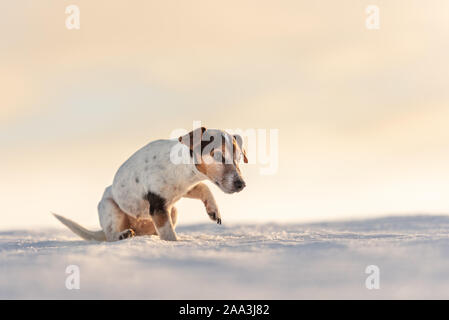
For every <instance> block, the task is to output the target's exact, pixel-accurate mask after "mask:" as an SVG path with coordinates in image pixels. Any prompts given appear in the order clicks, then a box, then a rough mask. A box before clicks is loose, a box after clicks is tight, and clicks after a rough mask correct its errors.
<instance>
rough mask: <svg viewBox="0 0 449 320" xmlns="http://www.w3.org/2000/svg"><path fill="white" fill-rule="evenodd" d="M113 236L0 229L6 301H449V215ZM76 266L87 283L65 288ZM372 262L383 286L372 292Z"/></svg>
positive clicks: (0, 282) (0, 292)
mask: <svg viewBox="0 0 449 320" xmlns="http://www.w3.org/2000/svg"><path fill="white" fill-rule="evenodd" d="M177 232H178V236H179V238H180V241H177V242H165V241H161V240H159V239H158V238H157V237H155V236H151V237H150V236H148V237H136V238H133V239H128V240H124V241H120V242H114V243H96V242H86V241H82V240H79V239H78V238H77V236H76V235H73V234H72V233H70V231H68V230H65V229H62V227H61V229H46V230H40V231H39V230H32V231H20V230H12V231H1V232H0V298H1V299H15V298H25V299H28V298H39V299H48V298H57V299H81V298H87V299H91V298H99V299H103V298H117V299H121V298H126V299H132V298H134V299H302V298H311V299H317V298H318V299H323V298H331V299H338V298H343V299H347V298H358V299H380V298H388V299H390V298H393V299H396V298H446V299H447V298H449V217H446V216H430V215H423V216H412V217H410V216H408V217H386V218H378V219H370V220H361V221H345V222H329V223H315V224H282V225H281V224H253V225H251V224H245V225H222V226H218V225H214V224H201V225H192V226H178V228H177ZM69 265H77V266H79V270H80V289H79V290H76V289H74V290H68V289H67V288H66V286H65V281H66V278H67V277H68V274H66V267H67V266H69ZM368 265H376V266H378V267H379V269H380V289H378V290H375V289H373V290H368V289H367V288H366V286H365V280H366V278H367V277H368V276H369V275H368V274H366V273H365V269H366V267H367V266H368Z"/></svg>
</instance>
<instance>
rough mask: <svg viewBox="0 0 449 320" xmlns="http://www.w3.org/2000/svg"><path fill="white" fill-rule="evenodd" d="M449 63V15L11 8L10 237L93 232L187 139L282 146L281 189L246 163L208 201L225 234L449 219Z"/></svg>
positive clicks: (3, 34)
mask: <svg viewBox="0 0 449 320" xmlns="http://www.w3.org/2000/svg"><path fill="white" fill-rule="evenodd" d="M71 4H75V5H77V6H78V7H79V9H80V29H79V30H68V29H67V28H66V25H65V20H66V18H67V16H68V15H67V14H66V13H65V8H66V6H68V5H71ZM368 5H377V6H378V7H379V18H380V29H378V30H369V29H367V28H366V26H365V21H366V19H367V13H366V12H365V9H366V7H367V6H368ZM448 56H449V2H448V1H446V0H431V1H426V2H423V1H419V0H410V1H400V0H389V1H380V0H371V1H363V0H342V1H331V0H328V1H300V0H294V1H293V0H280V1H264V0H257V1H256V0H254V1H248V0H243V1H242V0H240V1H234V0H231V1H226V2H219V1H208V0H197V1H171V0H168V1H163V2H161V1H139V0H136V1H133V2H132V4H130V3H129V2H128V1H124V0H116V1H100V0H97V1H94V2H93V1H87V0H71V1H68V0H67V1H55V0H52V1H50V0H41V1H31V0H28V1H27V0H20V1H3V2H1V3H0V88H1V94H0V150H1V151H0V152H1V160H0V198H1V202H2V210H1V217H2V219H1V222H0V229H8V228H34V227H46V226H57V225H58V222H57V221H56V220H55V219H54V218H53V217H52V216H51V215H50V212H56V213H59V214H61V215H64V216H66V217H69V218H73V219H74V220H76V221H78V222H80V223H81V224H83V225H86V226H92V227H94V226H97V227H98V216H97V212H96V207H97V203H98V201H99V200H100V199H101V196H102V194H103V191H104V189H105V188H106V187H107V186H109V185H110V184H111V182H112V179H113V176H114V174H115V172H116V170H117V169H118V167H119V166H120V165H121V164H122V163H123V162H124V161H125V160H126V159H127V158H128V157H129V156H130V155H131V154H133V153H134V152H135V151H136V150H137V149H139V148H140V147H142V146H144V145H145V144H147V143H148V142H150V141H152V140H155V139H161V138H169V137H170V134H171V132H172V131H173V130H176V129H179V128H184V129H186V130H191V129H192V125H193V122H194V121H201V123H202V125H204V126H205V127H209V128H222V129H228V128H229V129H237V128H240V129H243V130H246V129H261V130H265V131H267V132H269V130H271V129H274V130H278V133H279V134H278V141H277V145H278V153H277V156H278V159H279V167H278V170H277V171H276V172H275V173H274V174H272V175H262V174H261V173H260V169H261V168H262V167H264V165H263V164H261V163H260V161H259V160H260V159H258V156H257V154H256V153H254V152H253V153H250V154H249V155H248V156H249V158H250V159H253V160H254V161H253V162H255V163H253V164H248V165H243V164H242V165H241V167H242V171H243V174H244V176H245V179H246V183H247V187H246V189H245V190H244V191H243V192H241V193H239V194H235V195H225V194H223V193H222V192H221V191H220V190H219V189H218V188H216V187H215V186H211V189H212V191H213V193H214V195H215V196H216V199H217V202H218V205H219V207H220V209H221V214H222V217H223V222H224V223H226V222H229V223H243V222H268V221H272V222H289V221H295V222H306V221H307V222H309V221H323V220H340V219H362V218H365V217H368V216H382V215H389V214H416V213H429V214H430V213H433V214H435V213H441V214H445V213H449V200H448V199H449V170H448V169H447V163H448V161H449V126H448V125H447V123H448V119H449V90H448V89H449V88H448V86H449V85H448V81H447V79H448V76H449V64H448V62H447V57H448ZM177 207H178V211H179V212H180V217H179V223H181V224H189V223H198V222H207V221H208V218H207V215H206V213H205V211H204V209H203V207H202V204H201V203H199V202H198V201H195V200H191V199H185V200H181V202H180V203H179V205H178V206H177Z"/></svg>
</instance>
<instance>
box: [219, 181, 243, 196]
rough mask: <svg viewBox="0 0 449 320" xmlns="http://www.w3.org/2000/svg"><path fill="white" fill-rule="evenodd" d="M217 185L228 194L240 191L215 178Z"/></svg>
mask: <svg viewBox="0 0 449 320" xmlns="http://www.w3.org/2000/svg"><path fill="white" fill-rule="evenodd" d="M214 183H215V185H217V186H218V187H219V188H220V190H221V191H223V192H224V193H227V194H233V193H236V192H239V191H240V190H235V189H234V188H226V187H225V186H224V185H223V184H222V183H221V182H220V181H218V180H214Z"/></svg>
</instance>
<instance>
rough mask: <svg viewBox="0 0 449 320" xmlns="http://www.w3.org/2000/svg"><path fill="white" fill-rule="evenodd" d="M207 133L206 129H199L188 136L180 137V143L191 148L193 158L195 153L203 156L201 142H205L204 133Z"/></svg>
mask: <svg viewBox="0 0 449 320" xmlns="http://www.w3.org/2000/svg"><path fill="white" fill-rule="evenodd" d="M205 131H206V128H205V127H201V128H197V129H195V130H192V131H190V132H189V133H187V134H186V135H183V136H180V137H179V138H178V141H179V142H181V143H182V144H184V145H186V146H188V147H189V149H190V155H191V156H193V153H194V152H195V151H196V152H197V153H198V154H201V147H199V146H201V142H202V140H203V133H204V132H205ZM198 149H199V150H198Z"/></svg>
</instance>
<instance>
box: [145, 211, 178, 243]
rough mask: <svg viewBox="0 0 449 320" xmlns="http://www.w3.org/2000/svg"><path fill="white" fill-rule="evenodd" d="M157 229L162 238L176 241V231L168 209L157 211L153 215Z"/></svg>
mask: <svg viewBox="0 0 449 320" xmlns="http://www.w3.org/2000/svg"><path fill="white" fill-rule="evenodd" d="M151 218H152V219H153V223H154V225H155V227H156V231H157V233H158V235H159V237H160V238H161V239H162V240H168V241H176V240H177V237H176V232H175V229H174V228H173V224H172V221H171V218H170V215H169V214H168V211H167V210H165V211H155V212H153V214H152V215H151Z"/></svg>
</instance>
